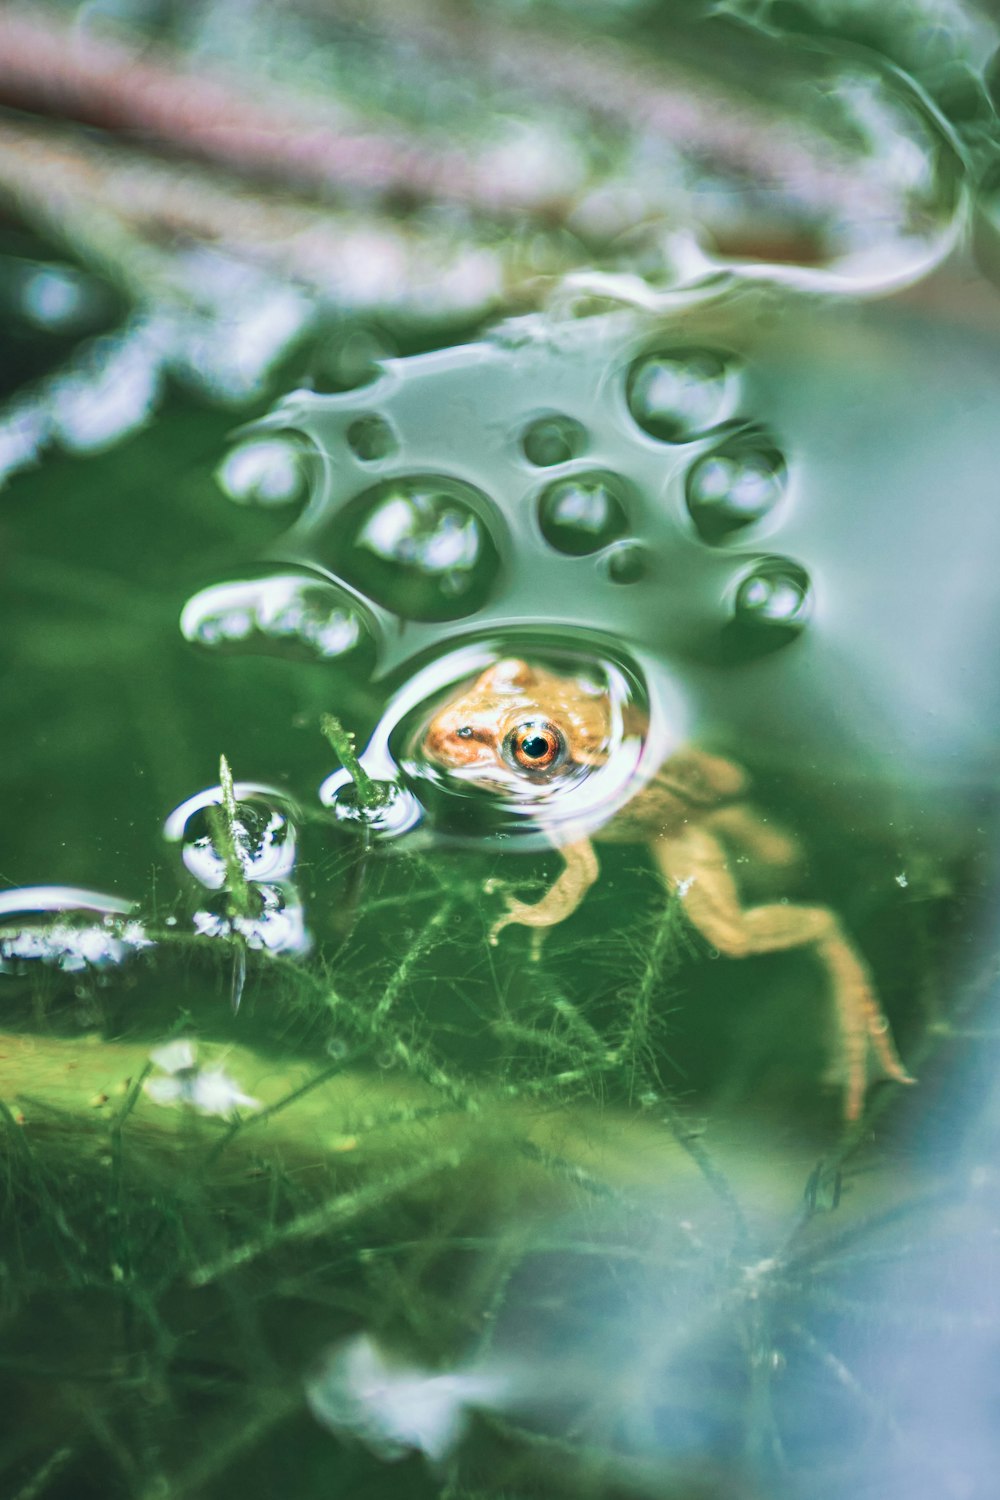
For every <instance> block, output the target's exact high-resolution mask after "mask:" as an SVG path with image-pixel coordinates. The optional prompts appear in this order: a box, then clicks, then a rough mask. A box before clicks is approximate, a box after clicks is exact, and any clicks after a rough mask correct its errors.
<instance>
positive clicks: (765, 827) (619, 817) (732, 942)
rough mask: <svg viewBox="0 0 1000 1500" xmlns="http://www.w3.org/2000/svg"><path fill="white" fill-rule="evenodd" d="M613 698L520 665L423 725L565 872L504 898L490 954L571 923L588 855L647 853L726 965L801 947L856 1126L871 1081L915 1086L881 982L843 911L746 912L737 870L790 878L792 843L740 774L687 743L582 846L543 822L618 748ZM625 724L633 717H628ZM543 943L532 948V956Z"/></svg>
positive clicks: (780, 906)
mask: <svg viewBox="0 0 1000 1500" xmlns="http://www.w3.org/2000/svg"><path fill="white" fill-rule="evenodd" d="M611 712H612V709H611V702H610V697H609V694H608V693H607V692H606V691H602V690H601V688H600V686H599V685H598V684H595V683H594V682H593V681H591V680H590V679H589V678H588V677H587V676H586V675H585V674H579V673H573V672H563V671H557V670H553V669H551V668H550V667H546V666H543V665H542V664H541V663H540V662H537V661H528V660H525V659H522V658H520V657H514V656H510V657H503V658H501V659H499V660H496V661H494V662H492V663H491V664H490V665H489V666H488V667H487V668H486V669H485V670H483V671H481V672H480V673H479V675H478V676H476V677H475V678H474V679H473V680H471V681H468V682H466V683H465V684H464V685H462V686H460V687H458V688H457V689H456V690H455V691H454V693H453V695H452V696H450V697H449V698H448V699H447V700H446V701H445V702H443V703H441V704H440V705H439V706H438V707H437V708H436V710H435V711H434V713H433V715H432V717H431V718H430V719H429V721H428V723H427V725H426V728H425V730H424V734H423V743H422V748H423V753H424V755H425V756H426V758H427V760H428V761H429V762H431V763H432V764H433V765H435V766H437V767H439V768H441V769H442V770H444V771H448V772H452V773H455V774H456V775H458V776H460V777H461V778H462V779H464V780H467V781H472V782H475V783H477V784H479V785H481V786H483V787H485V788H488V789H494V790H500V789H502V790H503V791H504V793H505V794H506V795H508V796H510V795H513V796H514V797H517V796H518V795H524V796H530V797H531V798H532V806H533V808H536V809H538V812H537V814H536V816H537V823H538V826H539V829H540V831H541V832H542V833H543V834H544V835H545V837H546V840H547V841H548V842H550V843H551V844H552V845H553V846H554V847H556V848H557V849H558V851H559V853H560V855H561V857H562V862H563V864H562V869H561V870H560V872H559V874H558V875H557V877H556V878H555V880H554V881H553V882H552V884H551V886H550V887H549V889H548V890H547V891H546V892H545V894H544V895H543V896H542V897H541V898H540V899H539V900H537V901H530V902H529V901H523V900H521V899H519V898H517V897H516V896H514V895H512V894H510V893H509V892H506V893H505V909H504V911H503V912H502V914H501V915H500V916H499V917H498V918H497V920H496V921H495V922H494V924H493V926H492V929H491V931H490V934H489V939H490V942H491V943H493V944H496V943H497V941H498V940H499V936H500V933H501V932H502V931H503V930H504V929H505V928H508V927H511V926H523V927H527V928H530V929H531V930H532V932H533V935H534V937H535V938H536V940H537V939H539V938H540V937H541V936H543V935H544V933H545V932H546V931H547V930H549V929H551V928H552V927H555V926H556V925H558V924H559V923H561V922H563V921H565V919H566V918H567V917H569V916H570V915H571V914H572V913H573V912H575V911H576V910H577V909H578V908H579V906H580V904H581V903H582V902H583V900H584V898H585V897H586V895H587V893H588V891H590V889H591V888H592V886H593V885H594V884H595V882H596V881H597V879H598V876H599V873H600V866H599V862H598V857H597V853H596V851H595V848H594V845H595V843H629V844H639V843H641V844H645V845H646V846H647V847H648V849H649V851H650V853H651V855H652V858H653V860H654V862H655V864H656V866H657V868H658V871H659V874H660V876H661V878H662V881H663V884H664V886H665V887H666V889H667V891H668V892H670V893H672V894H673V896H674V898H675V899H676V900H678V901H679V902H680V903H681V906H682V909H683V911H684V913H685V915H686V917H687V920H688V921H689V922H690V923H691V925H692V926H693V927H694V928H695V929H696V931H697V932H699V933H700V934H701V936H702V937H703V938H704V939H705V940H706V941H707V942H708V943H710V944H711V945H712V947H713V948H714V949H716V950H717V951H718V953H719V954H721V955H723V956H725V957H726V958H729V959H740V958H746V957H749V956H751V955H754V954H763V953H773V952H777V951H788V950H791V949H796V948H802V949H806V950H808V951H810V952H811V953H812V954H813V955H814V956H815V958H816V960H817V961H818V963H819V965H820V967H821V969H822V970H823V972H824V974H825V977H826V981H827V984H828V986H829V990H830V996H831V1000H832V1004H833V1012H834V1016H835V1020H836V1041H835V1048H834V1055H833V1058H832V1060H831V1065H830V1069H829V1072H828V1075H827V1076H828V1079H829V1081H830V1082H832V1083H834V1084H835V1085H837V1086H839V1087H840V1088H841V1089H842V1091H843V1115H844V1119H845V1120H846V1121H847V1122H848V1123H854V1122H856V1121H857V1120H859V1119H860V1117H861V1115H862V1112H863V1109H864V1103H865V1098H866V1095H867V1091H868V1088H869V1085H870V1084H871V1083H872V1082H874V1081H876V1080H877V1079H879V1078H888V1079H892V1080H894V1081H895V1082H896V1083H900V1084H912V1083H913V1082H914V1081H915V1080H914V1079H913V1077H912V1076H911V1075H910V1073H909V1072H908V1071H907V1069H906V1068H905V1067H904V1065H903V1062H902V1060H901V1058H900V1055H899V1053H898V1051H897V1048H896V1044H895V1042H894V1040H893V1037H892V1033H891V1030H890V1027H889V1022H888V1020H887V1018H886V1016H885V1014H884V1012H883V1010H882V1007H881V1004H880V1002H879V999H878V995H877V992H876V987H875V982H874V979H873V977H872V974H871V971H870V969H869V966H868V964H867V962H866V960H865V958H864V957H863V955H862V954H861V952H860V950H859V948H858V947H857V945H856V944H855V942H854V941H853V940H852V938H851V937H850V935H849V934H848V933H847V931H846V930H845V928H844V926H843V924H842V922H841V920H840V918H839V917H838V915H837V913H836V912H835V911H834V910H833V909H832V908H831V907H830V906H826V905H822V904H817V903H808V904H806V903H798V902H794V901H789V900H788V899H780V900H770V901H763V902H760V903H758V904H753V903H749V902H747V903H745V902H744V899H743V895H742V892H741V888H740V883H739V882H738V881H737V879H736V876H735V874H734V868H733V866H734V864H735V862H736V860H737V859H740V860H741V861H742V860H749V861H751V862H752V863H754V864H755V865H757V866H762V867H769V868H770V869H772V870H774V871H777V872H787V871H789V870H792V869H793V868H794V866H795V865H796V863H797V861H798V858H799V855H800V852H801V851H800V844H799V841H798V839H797V838H796V837H795V835H794V834H792V833H790V832H786V831H785V830H784V829H781V828H778V827H777V826H776V825H775V824H774V823H773V822H772V821H771V820H770V819H769V818H768V817H766V816H765V815H764V814H763V813H762V812H761V811H760V810H759V809H758V808H757V807H755V806H754V804H753V802H752V801H751V798H750V777H749V775H748V773H747V772H746V770H745V769H744V768H743V767H742V766H740V765H738V764H737V763H736V762H734V761H732V760H730V759H728V758H726V757H725V756H722V755H719V754H716V753H712V752H710V751H708V750H706V749H703V748H701V747H699V746H697V745H695V744H690V745H688V744H684V745H680V746H678V747H676V748H674V749H672V750H668V751H665V752H664V758H663V760H662V762H661V763H660V765H659V768H658V769H657V770H656V772H655V774H653V775H652V776H651V777H648V778H646V779H644V780H642V781H639V780H638V779H637V782H636V788H635V791H634V793H633V794H632V795H631V796H630V797H628V798H627V800H626V801H625V802H624V804H623V805H622V806H621V807H620V808H618V809H617V810H613V811H612V812H611V814H610V815H609V817H608V819H607V821H605V822H604V823H603V824H602V825H599V826H598V827H597V828H596V829H595V830H592V831H591V832H590V833H588V835H587V836H586V837H580V836H578V834H569V835H566V836H564V835H563V833H562V831H561V828H560V825H559V823H558V821H557V820H554V819H553V820H549V819H547V818H546V815H545V807H546V792H547V791H548V790H549V789H552V788H554V787H555V786H556V785H557V784H558V782H559V780H560V779H561V778H564V777H566V776H579V775H581V774H585V773H587V771H588V770H590V769H593V768H598V767H600V766H602V765H604V764H606V762H607V759H608V755H609V753H610V746H611V743H612V725H611ZM630 712H631V713H632V716H633V722H632V723H631V724H630V725H629V726H628V727H629V728H630V729H632V730H637V731H638V732H640V733H641V732H642V730H643V728H644V725H643V724H642V722H638V723H637V722H635V719H636V717H637V716H638V718H639V720H640V721H641V717H642V716H641V711H640V710H639V709H638V708H633V709H632V710H630ZM538 953H539V943H538V942H537V941H536V942H535V944H534V956H536V957H537V956H538Z"/></svg>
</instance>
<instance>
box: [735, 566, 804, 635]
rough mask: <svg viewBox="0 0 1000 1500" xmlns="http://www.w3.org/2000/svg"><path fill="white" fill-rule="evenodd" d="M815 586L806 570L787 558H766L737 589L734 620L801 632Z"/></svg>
mask: <svg viewBox="0 0 1000 1500" xmlns="http://www.w3.org/2000/svg"><path fill="white" fill-rule="evenodd" d="M811 602H812V589H811V585H810V582H809V575H808V573H807V572H806V570H805V569H804V568H802V567H800V566H799V564H798V563H793V562H790V561H789V560H788V558H785V557H765V558H762V559H761V560H760V561H759V562H758V563H757V564H756V565H755V566H754V568H753V570H752V571H751V572H750V573H747V574H746V576H745V577H744V578H743V580H742V582H741V583H740V584H739V586H738V587H737V590H736V594H735V598H734V602H733V617H734V620H735V621H736V622H737V623H739V624H741V625H749V626H752V627H754V628H756V627H761V628H765V629H768V630H784V631H799V630H801V629H802V627H803V625H804V624H805V623H806V620H807V618H808V615H809V610H810V606H811Z"/></svg>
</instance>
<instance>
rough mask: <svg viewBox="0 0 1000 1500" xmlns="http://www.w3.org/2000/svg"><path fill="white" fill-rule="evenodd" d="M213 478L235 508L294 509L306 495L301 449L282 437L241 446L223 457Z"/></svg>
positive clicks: (253, 440)
mask: <svg viewBox="0 0 1000 1500" xmlns="http://www.w3.org/2000/svg"><path fill="white" fill-rule="evenodd" d="M215 477H216V480H217V481H218V484H219V488H220V489H221V490H222V493H223V494H224V495H226V496H228V498H229V499H230V500H234V501H235V502H236V504H237V505H259V506H272V505H275V506H279V505H293V504H295V502H296V501H298V500H301V499H302V498H303V497H304V495H305V492H306V474H305V467H304V464H303V454H302V449H301V448H300V446H299V445H298V444H297V443H294V442H292V441H290V440H289V439H288V438H283V437H269V438H254V439H252V441H250V442H248V443H240V445H239V447H237V448H233V449H232V451H231V452H230V453H227V454H226V456H225V458H224V459H223V460H222V463H221V464H220V465H219V467H218V468H217V469H216V471H215Z"/></svg>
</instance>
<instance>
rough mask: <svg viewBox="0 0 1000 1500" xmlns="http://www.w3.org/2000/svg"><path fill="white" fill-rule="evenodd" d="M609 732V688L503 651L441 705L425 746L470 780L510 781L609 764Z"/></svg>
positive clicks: (545, 777)
mask: <svg viewBox="0 0 1000 1500" xmlns="http://www.w3.org/2000/svg"><path fill="white" fill-rule="evenodd" d="M609 736H610V706H609V699H608V694H607V691H606V690H605V689H604V688H602V687H599V686H598V685H597V684H595V683H593V682H589V681H588V680H587V679H586V678H583V677H573V676H564V675H561V674H559V673H556V672H550V671H548V670H547V669H545V668H544V667H539V666H533V665H531V664H530V663H529V662H526V661H522V660H521V659H520V658H518V657H504V658H502V659H501V660H500V661H497V662H494V664H493V665H492V666H491V667H488V668H487V669H486V671H485V672H482V673H481V674H480V675H479V676H478V677H477V678H476V679H475V680H474V681H473V682H472V683H470V684H468V685H467V686H466V687H464V688H462V689H461V690H460V691H459V693H458V694H457V695H456V696H455V697H453V698H452V699H451V700H450V701H449V702H447V703H445V704H444V705H443V706H442V707H440V708H439V709H438V710H437V712H436V713H435V715H434V717H433V718H432V719H431V721H430V723H429V724H428V726H427V729H426V732H425V735H424V740H423V750H424V754H425V755H426V756H427V758H428V759H429V760H431V761H433V762H434V763H435V764H436V765H439V766H442V767H444V768H445V769H447V770H452V771H457V772H459V773H460V774H462V775H464V776H466V777H468V778H469V779H470V780H475V781H483V782H486V783H487V784H491V785H495V784H497V783H499V784H501V785H504V786H511V785H512V784H515V785H516V784H517V783H518V782H528V783H532V784H537V783H539V782H545V781H550V780H552V779H554V778H556V777H557V776H558V775H559V773H560V772H563V771H565V770H567V769H569V768H573V767H579V766H597V765H603V763H604V761H605V760H606V759H607V755H608V745H609Z"/></svg>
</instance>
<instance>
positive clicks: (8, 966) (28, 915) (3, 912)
mask: <svg viewBox="0 0 1000 1500" xmlns="http://www.w3.org/2000/svg"><path fill="white" fill-rule="evenodd" d="M132 910H133V906H132V903H131V902H127V901H121V900H119V899H118V898H117V897H115V896H104V895H101V894H99V893H97V892H94V891H81V890H76V889H74V888H72V887H70V886H37V887H31V888H24V889H19V890H12V891H5V892H4V894H3V896H2V897H0V974H24V973H27V972H28V971H29V969H30V968H31V967H32V966H33V965H34V964H37V963H41V964H47V965H49V966H51V967H53V968H57V969H60V970H62V972H63V973H64V974H82V973H85V972H88V971H94V970H96V971H98V972H99V971H101V970H103V969H109V968H117V967H118V966H120V965H121V964H123V963H124V962H125V961H126V960H127V959H129V958H132V957H134V955H135V954H137V953H140V952H142V951H143V950H144V949H147V948H151V947H152V946H153V939H152V938H151V937H150V936H149V934H148V932H147V931H146V928H145V927H144V925H143V924H142V922H140V921H139V920H138V919H137V918H135V917H133V916H131V915H130V913H131V912H132Z"/></svg>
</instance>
